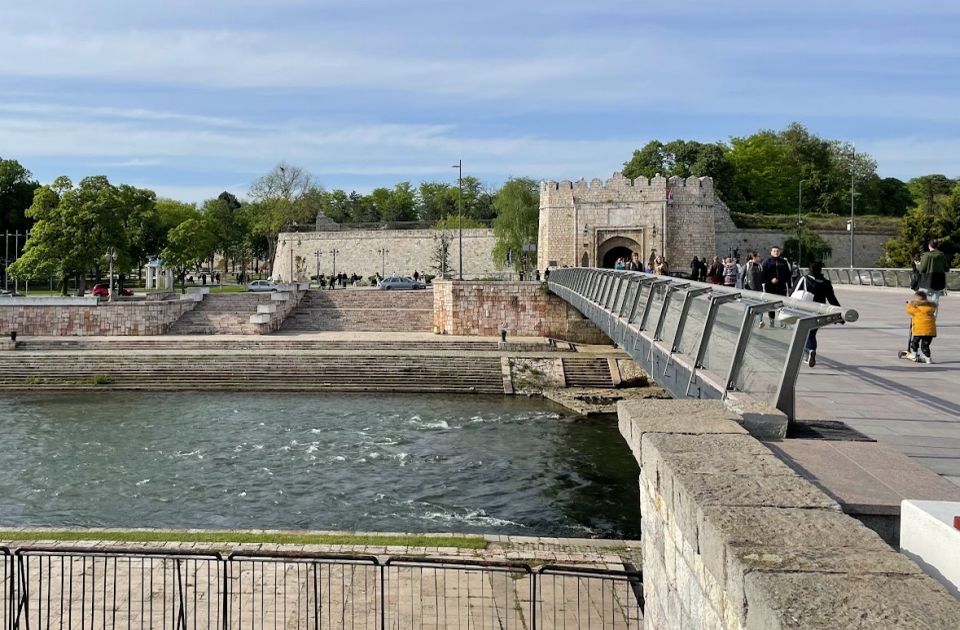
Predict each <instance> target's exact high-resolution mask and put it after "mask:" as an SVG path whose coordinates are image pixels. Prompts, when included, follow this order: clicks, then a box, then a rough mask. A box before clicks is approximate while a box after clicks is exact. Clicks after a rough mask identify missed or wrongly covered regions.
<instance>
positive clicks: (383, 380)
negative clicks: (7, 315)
mask: <svg viewBox="0 0 960 630" xmlns="http://www.w3.org/2000/svg"><path fill="white" fill-rule="evenodd" d="M64 359H65V357H64V356H63V355H55V354H50V355H41V354H34V355H28V356H26V357H24V356H22V355H21V356H20V357H19V358H14V357H12V356H2V357H0V388H6V389H11V388H27V387H29V388H33V387H38V386H39V387H58V386H59V387H75V386H78V385H81V386H82V385H85V384H87V385H94V384H95V383H94V382H93V378H94V375H97V376H98V377H101V378H102V379H103V381H104V382H103V383H102V384H101V385H99V386H105V387H120V388H138V389H161V390H162V389H171V388H172V389H218V388H226V389H234V388H238V387H244V388H254V389H289V390H296V389H310V390H313V389H328V390H335V391H410V392H421V391H423V392H427V391H429V392H444V391H446V392H473V393H487V394H502V393H503V379H502V374H501V370H500V365H501V362H500V359H499V357H476V358H475V359H474V360H472V361H470V362H464V361H462V360H460V359H459V358H457V357H422V356H389V355H360V356H357V355H345V356H330V355H298V356H297V358H296V360H295V361H291V360H290V356H289V355H284V354H274V355H218V354H208V355H189V356H182V355H180V356H178V355H151V356H149V357H147V358H144V357H134V356H128V357H118V356H105V355H86V356H84V355H70V357H69V360H64Z"/></svg>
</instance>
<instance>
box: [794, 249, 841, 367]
mask: <svg viewBox="0 0 960 630" xmlns="http://www.w3.org/2000/svg"><path fill="white" fill-rule="evenodd" d="M801 282H803V283H804V288H805V289H806V290H807V291H809V292H810V293H813V301H814V302H817V303H819V304H832V305H833V306H840V301H839V300H837V295H836V294H835V293H834V292H833V283H832V282H830V281H829V280H827V279H826V278H825V277H824V275H823V263H822V262H819V261H817V262H814V263H810V273H808V274H807V275H805V276H804V277H803V279H802V280H801ZM817 330H818V329H817V328H814V329H813V330H811V331H810V333H809V334H808V335H807V343H806V344H805V345H804V348H803V349H804V354H805V356H804V361H806V363H807V365H809V366H810V367H813V366H815V365H816V364H817Z"/></svg>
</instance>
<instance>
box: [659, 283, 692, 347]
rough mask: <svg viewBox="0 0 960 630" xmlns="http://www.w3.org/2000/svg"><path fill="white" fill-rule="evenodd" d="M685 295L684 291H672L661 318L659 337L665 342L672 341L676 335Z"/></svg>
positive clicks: (669, 342)
mask: <svg viewBox="0 0 960 630" xmlns="http://www.w3.org/2000/svg"><path fill="white" fill-rule="evenodd" d="M686 297H687V293H686V291H674V292H673V294H672V295H671V296H670V302H669V303H668V304H667V313H666V315H665V316H664V318H663V328H662V329H661V330H660V339H662V340H663V342H664V343H666V344H671V343H673V338H674V337H676V335H677V326H679V325H680V312H681V311H682V310H683V300H684V299H685V298H686Z"/></svg>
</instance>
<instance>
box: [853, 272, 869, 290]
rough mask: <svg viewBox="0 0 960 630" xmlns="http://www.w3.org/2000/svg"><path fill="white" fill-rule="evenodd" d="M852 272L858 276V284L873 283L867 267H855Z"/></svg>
mask: <svg viewBox="0 0 960 630" xmlns="http://www.w3.org/2000/svg"><path fill="white" fill-rule="evenodd" d="M854 272H855V273H856V274H857V276H858V277H859V278H860V284H865V285H867V286H870V285H871V284H873V276H872V275H871V274H870V270H869V269H856V270H854Z"/></svg>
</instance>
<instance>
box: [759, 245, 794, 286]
mask: <svg viewBox="0 0 960 630" xmlns="http://www.w3.org/2000/svg"><path fill="white" fill-rule="evenodd" d="M763 289H764V291H766V292H767V293H773V294H774V295H788V294H789V293H790V263H788V262H787V261H786V260H784V259H783V258H781V257H780V248H779V247H774V248H772V249H771V250H770V257H769V258H767V259H766V260H765V261H763Z"/></svg>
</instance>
